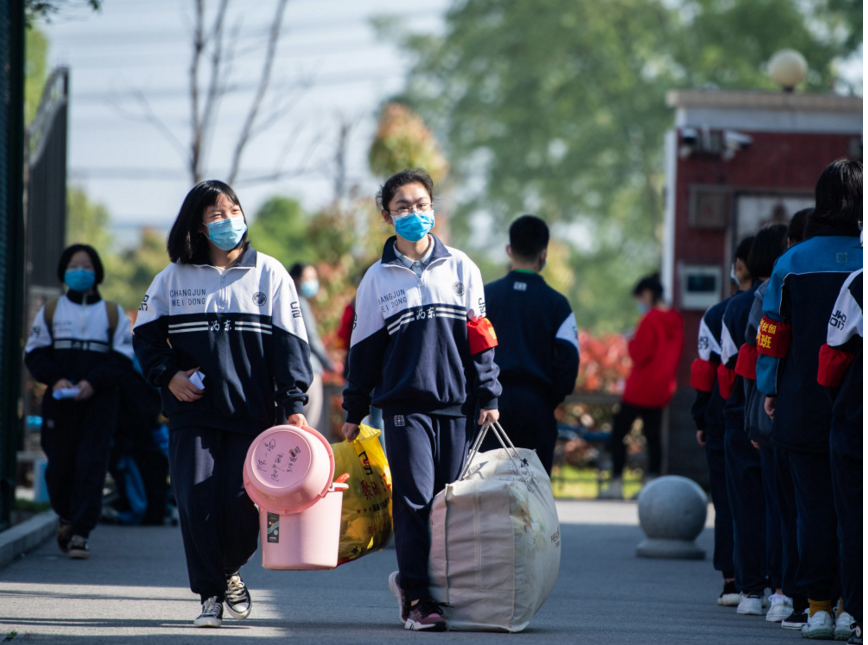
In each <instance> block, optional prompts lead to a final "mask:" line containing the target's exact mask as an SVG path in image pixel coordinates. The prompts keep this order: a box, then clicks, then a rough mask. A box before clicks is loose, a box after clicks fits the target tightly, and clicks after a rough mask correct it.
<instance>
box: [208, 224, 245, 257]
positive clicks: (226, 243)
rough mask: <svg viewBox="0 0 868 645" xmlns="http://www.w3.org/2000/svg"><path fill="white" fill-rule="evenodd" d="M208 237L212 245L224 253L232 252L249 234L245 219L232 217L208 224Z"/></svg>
mask: <svg viewBox="0 0 868 645" xmlns="http://www.w3.org/2000/svg"><path fill="white" fill-rule="evenodd" d="M207 226H208V237H209V238H210V239H211V243H212V244H213V245H214V246H216V247H217V248H218V249H222V250H223V251H231V250H232V249H234V248H235V247H236V246H238V243H239V242H240V241H241V238H242V237H244V234H245V233H246V232H247V223H246V222H245V221H244V218H243V217H230V218H228V219H221V220H218V221H216V222H208V224H207Z"/></svg>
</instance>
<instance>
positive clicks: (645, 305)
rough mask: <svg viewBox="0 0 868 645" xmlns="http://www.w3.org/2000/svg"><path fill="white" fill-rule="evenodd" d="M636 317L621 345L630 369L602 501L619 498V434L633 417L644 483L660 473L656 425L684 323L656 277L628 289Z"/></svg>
mask: <svg viewBox="0 0 868 645" xmlns="http://www.w3.org/2000/svg"><path fill="white" fill-rule="evenodd" d="M633 297H634V298H635V299H636V302H637V305H638V307H639V311H640V312H642V318H641V319H640V320H639V324H638V326H637V327H636V333H635V334H634V335H633V338H631V339H630V342H629V344H628V345H627V348H628V350H629V352H630V358H631V359H632V360H633V369H632V370H631V371H630V376H628V377H627V383H626V384H625V385H624V394H623V395H622V396H621V407H620V409H619V411H618V413H617V414H616V415H615V420H614V423H613V427H612V482H611V484H610V485H609V487H608V488H607V489H606V490H604V491H602V493H600V497H601V498H604V499H621V498H623V496H624V494H623V489H622V483H621V476H622V474H623V472H624V464H625V463H626V460H627V446H626V445H624V438H625V437H626V436H627V434H629V432H630V428H631V427H632V426H633V422H634V421H635V420H636V418H637V417H640V418H641V419H642V433H643V434H644V435H645V442H646V445H647V447H648V467H647V472H646V473H645V481H649V480H650V479H652V478H654V477H656V476H658V475H660V463H661V457H662V455H661V446H660V424H661V422H662V419H663V408H665V407H666V406H667V405H669V401H671V400H672V397H673V395H674V394H675V386H676V383H675V374H676V371H677V370H678V361H679V360H681V352H682V350H683V349H684V321H683V320H682V319H681V314H679V313H678V312H677V311H675V310H674V309H670V308H669V307H668V306H666V303H664V302H663V285H662V284H660V278H659V277H658V276H657V275H652V276H648V277H646V278H643V279H642V280H640V281H639V282H638V283H637V284H636V287H635V288H634V289H633Z"/></svg>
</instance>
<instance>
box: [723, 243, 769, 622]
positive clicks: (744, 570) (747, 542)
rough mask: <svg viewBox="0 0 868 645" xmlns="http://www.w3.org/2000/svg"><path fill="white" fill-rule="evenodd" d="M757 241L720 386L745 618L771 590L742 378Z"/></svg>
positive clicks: (726, 344) (729, 313)
mask: <svg viewBox="0 0 868 645" xmlns="http://www.w3.org/2000/svg"><path fill="white" fill-rule="evenodd" d="M753 243H754V238H753V237H747V238H745V239H743V240H742V241H741V242H740V243H739V245H738V248H737V249H736V253H735V262H734V264H735V267H734V274H735V276H736V279H737V280H738V289H739V293H737V294H735V295H734V296H733V297H732V298H731V299H730V300H729V302H728V303H727V305H726V311H724V313H723V327H722V329H721V344H720V345H721V354H720V365H719V366H718V368H717V385H718V388H719V389H720V395H721V396H722V397H723V399H724V401H725V403H724V405H723V419H724V427H725V434H724V460H725V462H726V492H727V496H728V497H729V507H730V509H732V518H733V535H734V537H735V553H734V555H733V560H734V562H735V586H736V588H737V589H738V590H739V592H741V595H742V598H741V601H740V602H739V604H738V609H737V610H736V611H737V612H738V613H739V614H746V615H752V616H760V615H762V609H763V594H764V591H765V589H766V587H767V586H768V567H767V565H766V535H765V513H766V509H765V499H764V497H763V485H762V471H761V470H760V458H759V453H758V452H757V450H756V449H755V448H754V447H753V446H752V445H751V443H750V440H749V439H748V437H747V433H746V432H745V431H744V400H745V397H744V383H743V379H742V377H741V376H739V375H738V374H736V372H735V365H736V363H737V360H738V351H739V348H740V347H741V346H742V344H743V343H744V335H745V330H746V329H747V318H748V315H749V314H750V307H751V305H752V304H753V295H754V291H756V286H757V283H756V281H755V280H754V278H753V276H751V274H750V270H749V269H748V264H747V259H748V256H749V254H750V250H751V247H752V246H753Z"/></svg>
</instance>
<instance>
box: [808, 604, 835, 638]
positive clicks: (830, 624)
mask: <svg viewBox="0 0 868 645" xmlns="http://www.w3.org/2000/svg"><path fill="white" fill-rule="evenodd" d="M802 638H811V639H815V640H824V641H831V640H834V639H835V622H834V621H833V620H832V616H831V614H829V612H828V611H817V612H814V615H813V616H808V622H807V623H805V626H804V627H802Z"/></svg>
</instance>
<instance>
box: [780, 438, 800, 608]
mask: <svg viewBox="0 0 868 645" xmlns="http://www.w3.org/2000/svg"><path fill="white" fill-rule="evenodd" d="M773 450H774V454H775V489H776V492H777V496H778V512H779V513H780V516H781V585H782V588H783V591H784V594H785V595H787V596H789V597H790V598H792V599H793V608H794V610H795V612H796V613H798V612H800V611H801V610H803V609H807V607H808V590H807V588H806V587H805V585H804V583H803V582H802V581H801V579H800V578H799V577H798V573H799V530H798V510H797V507H796V489H795V485H794V484H793V476H792V473H791V469H790V451H789V450H787V449H786V448H782V447H781V446H775V447H774V449H773Z"/></svg>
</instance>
